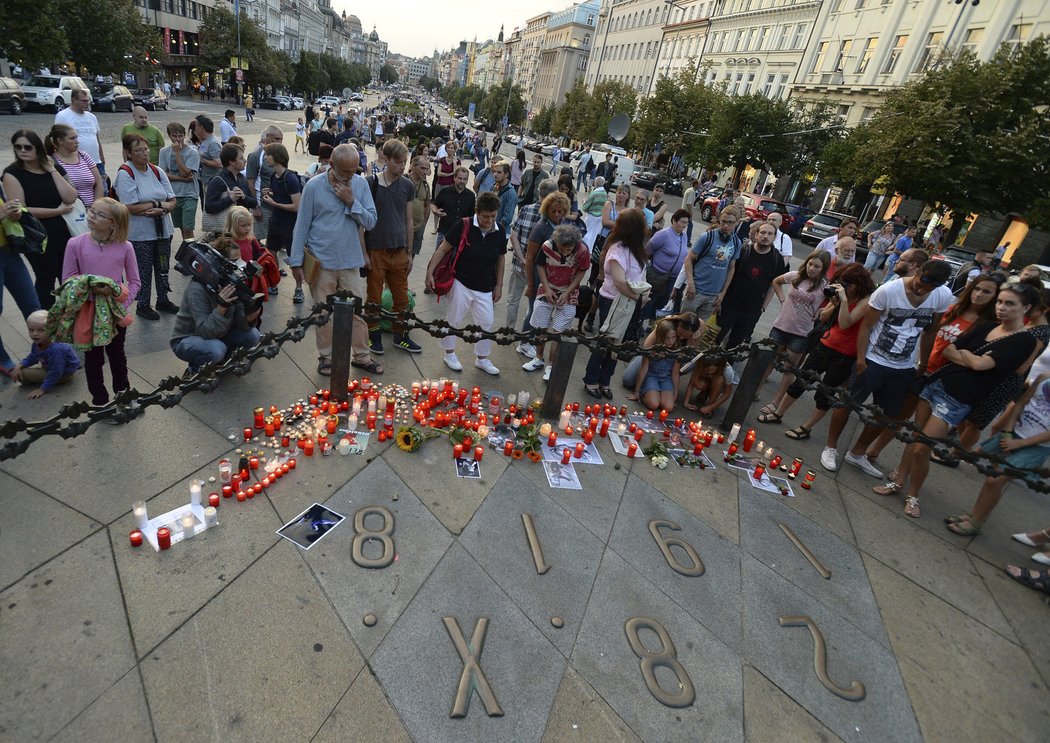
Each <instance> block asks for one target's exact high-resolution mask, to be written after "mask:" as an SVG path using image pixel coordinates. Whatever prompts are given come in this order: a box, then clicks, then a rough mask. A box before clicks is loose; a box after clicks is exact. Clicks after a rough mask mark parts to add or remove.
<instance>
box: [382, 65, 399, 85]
mask: <svg viewBox="0 0 1050 743" xmlns="http://www.w3.org/2000/svg"><path fill="white" fill-rule="evenodd" d="M398 77H400V76H399V75H398V74H397V70H395V69H394V67H393V65H389V64H385V65H383V66H382V67H380V68H379V80H380V82H384V83H387V84H388V85H389V84H390V83H396V82H397V79H398Z"/></svg>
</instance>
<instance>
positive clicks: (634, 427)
mask: <svg viewBox="0 0 1050 743" xmlns="http://www.w3.org/2000/svg"><path fill="white" fill-rule="evenodd" d="M627 430H628V431H630V432H631V433H634V432H635V431H637V430H638V424H637V423H635V422H634V421H631V425H629V426H627Z"/></svg>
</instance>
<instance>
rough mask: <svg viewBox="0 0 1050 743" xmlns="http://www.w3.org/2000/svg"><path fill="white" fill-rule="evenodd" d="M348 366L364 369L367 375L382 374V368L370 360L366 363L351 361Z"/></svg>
mask: <svg viewBox="0 0 1050 743" xmlns="http://www.w3.org/2000/svg"><path fill="white" fill-rule="evenodd" d="M350 366H352V367H354V368H355V369H364V370H365V371H366V372H368V373H369V374H382V373H383V367H381V366H380V365H379V364H377V363H376V362H375V359H372V360H371V361H368V362H364V361H351V362H350Z"/></svg>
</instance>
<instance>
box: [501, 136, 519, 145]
mask: <svg viewBox="0 0 1050 743" xmlns="http://www.w3.org/2000/svg"><path fill="white" fill-rule="evenodd" d="M519 139H521V135H520V134H508V135H507V136H506V137H504V138H503V141H504V142H508V143H509V144H514V145H516V144H517V143H518V140H519Z"/></svg>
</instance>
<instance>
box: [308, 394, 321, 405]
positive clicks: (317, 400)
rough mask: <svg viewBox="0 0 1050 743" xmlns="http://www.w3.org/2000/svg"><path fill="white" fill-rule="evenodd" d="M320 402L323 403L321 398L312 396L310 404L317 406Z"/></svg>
mask: <svg viewBox="0 0 1050 743" xmlns="http://www.w3.org/2000/svg"><path fill="white" fill-rule="evenodd" d="M320 401H321V398H319V397H318V396H317V395H310V404H311V405H316V404H317V403H318V402H320Z"/></svg>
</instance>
